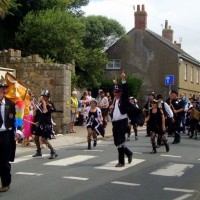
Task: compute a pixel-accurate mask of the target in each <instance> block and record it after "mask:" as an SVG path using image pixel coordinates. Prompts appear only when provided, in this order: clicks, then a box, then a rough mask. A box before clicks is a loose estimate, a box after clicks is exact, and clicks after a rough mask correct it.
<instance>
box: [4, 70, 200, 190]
mask: <svg viewBox="0 0 200 200" xmlns="http://www.w3.org/2000/svg"><path fill="white" fill-rule="evenodd" d="M1 82H2V81H1V80H0V176H1V182H2V187H1V188H0V192H6V191H7V190H9V188H10V183H11V173H10V171H11V165H10V161H13V160H14V157H15V148H16V142H15V141H18V140H19V138H20V136H21V135H22V133H23V135H24V137H23V140H22V146H24V147H26V146H29V144H30V143H29V142H30V138H31V139H33V140H34V142H35V144H36V148H37V149H36V153H35V154H34V155H33V157H40V156H42V145H43V144H45V145H46V146H47V147H48V148H49V149H50V157H49V159H54V158H55V157H57V156H58V154H57V152H56V151H55V149H54V148H53V146H52V145H51V143H50V141H49V139H51V138H52V137H54V131H53V125H54V122H53V120H52V117H51V114H52V113H53V112H55V111H56V108H55V106H54V104H53V102H51V101H50V92H49V91H48V90H43V91H42V92H41V95H40V98H39V101H38V102H34V101H36V99H35V97H34V94H31V93H30V96H31V98H30V105H29V113H28V115H25V116H24V118H23V122H24V124H23V127H22V128H21V130H19V131H18V130H17V131H16V129H15V128H14V127H15V124H14V121H15V120H14V115H15V112H16V110H15V104H14V103H12V102H11V101H10V100H9V99H7V98H6V96H5V95H6V91H7V87H8V86H7V85H6V83H3V82H2V83H1ZM199 97H200V95H199ZM138 104H139V103H138V102H137V100H136V99H135V98H134V97H133V96H129V90H128V86H127V83H126V75H125V73H124V72H122V73H121V84H117V82H116V80H114V88H113V98H112V97H111V95H110V93H108V92H105V91H103V90H99V92H98V96H97V97H96V98H93V97H92V94H91V91H86V92H84V93H83V95H82V97H81V98H80V99H79V100H78V98H77V92H76V91H73V92H72V95H71V103H70V107H69V108H70V112H71V121H70V132H71V133H76V130H75V129H76V127H75V126H76V125H81V126H85V127H86V129H87V141H88V145H87V148H88V149H89V150H90V149H91V148H92V146H93V147H96V146H97V137H98V135H102V136H103V137H104V135H105V129H106V127H107V123H108V121H111V123H112V132H113V138H114V144H115V146H116V149H117V152H118V163H117V165H116V166H115V167H124V166H125V156H126V157H127V158H128V163H129V164H130V163H131V162H132V156H133V153H132V152H131V150H130V149H129V148H128V147H127V146H126V144H125V143H126V141H130V135H131V129H132V128H133V131H134V134H135V140H138V126H143V125H144V124H146V127H147V128H146V131H147V135H146V136H147V137H150V142H151V146H152V151H151V152H150V154H156V153H157V149H158V148H159V147H160V146H161V145H164V146H165V148H166V152H169V151H170V147H169V144H168V142H167V139H166V134H168V137H174V141H173V142H172V144H178V143H180V142H181V134H184V133H186V130H187V134H188V137H189V138H193V137H194V138H195V139H197V135H198V132H199V131H200V124H199V120H200V98H196V97H195V96H191V97H189V99H188V101H187V100H186V96H185V94H180V96H179V95H178V93H177V91H175V90H172V91H171V92H170V93H169V97H168V98H167V99H166V100H163V97H162V95H161V94H157V95H155V93H154V92H152V93H150V94H149V95H148V100H147V102H146V103H145V105H144V106H140V107H141V108H140V107H139V105H138ZM5 108H6V109H5ZM8 108H9V109H8ZM156 138H157V140H156ZM92 141H93V145H92Z"/></svg>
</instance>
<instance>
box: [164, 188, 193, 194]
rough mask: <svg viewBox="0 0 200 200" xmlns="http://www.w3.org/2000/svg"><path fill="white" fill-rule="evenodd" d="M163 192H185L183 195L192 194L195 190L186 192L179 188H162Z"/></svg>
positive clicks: (186, 190)
mask: <svg viewBox="0 0 200 200" xmlns="http://www.w3.org/2000/svg"><path fill="white" fill-rule="evenodd" d="M163 190H167V191H173V192H185V193H193V192H195V190H188V189H179V188H168V187H166V188H163Z"/></svg>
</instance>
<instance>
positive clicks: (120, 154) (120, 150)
mask: <svg viewBox="0 0 200 200" xmlns="http://www.w3.org/2000/svg"><path fill="white" fill-rule="evenodd" d="M118 161H119V162H118V164H117V165H116V166H115V167H123V166H124V163H125V161H124V148H123V147H120V148H118Z"/></svg>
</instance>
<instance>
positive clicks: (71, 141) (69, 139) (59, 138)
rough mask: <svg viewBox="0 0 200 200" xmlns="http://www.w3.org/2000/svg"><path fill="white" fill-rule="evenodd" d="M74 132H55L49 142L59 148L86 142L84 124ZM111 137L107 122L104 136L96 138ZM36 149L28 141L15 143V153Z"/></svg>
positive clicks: (110, 124)
mask: <svg viewBox="0 0 200 200" xmlns="http://www.w3.org/2000/svg"><path fill="white" fill-rule="evenodd" d="M140 130H146V126H143V127H138V131H140ZM75 131H76V133H68V134H64V135H63V134H57V135H56V139H51V140H50V143H51V144H52V146H53V147H54V148H55V149H56V148H61V147H64V146H73V145H75V144H80V143H85V142H87V129H86V127H85V126H75ZM110 137H112V123H111V122H108V125H107V127H106V130H105V137H104V138H103V137H102V136H98V140H105V139H107V138H110ZM34 149H36V146H35V144H34V143H33V142H31V143H30V146H28V147H22V145H21V144H17V149H16V153H17V154H20V153H24V152H28V151H33V150H34Z"/></svg>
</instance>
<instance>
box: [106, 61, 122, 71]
mask: <svg viewBox="0 0 200 200" xmlns="http://www.w3.org/2000/svg"><path fill="white" fill-rule="evenodd" d="M106 69H121V60H120V59H109V60H108V63H107V64H106Z"/></svg>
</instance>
